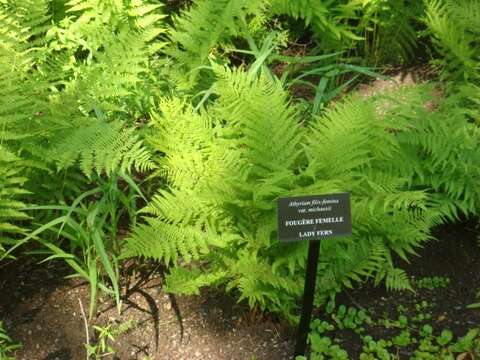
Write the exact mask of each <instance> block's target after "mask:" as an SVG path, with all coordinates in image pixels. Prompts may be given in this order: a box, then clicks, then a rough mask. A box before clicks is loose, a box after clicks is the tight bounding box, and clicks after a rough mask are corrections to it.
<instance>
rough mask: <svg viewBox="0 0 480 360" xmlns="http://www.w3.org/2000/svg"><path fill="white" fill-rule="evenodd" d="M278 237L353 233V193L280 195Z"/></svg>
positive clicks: (294, 238) (292, 238)
mask: <svg viewBox="0 0 480 360" xmlns="http://www.w3.org/2000/svg"><path fill="white" fill-rule="evenodd" d="M277 201H278V204H277V210H278V239H279V240H280V241H300V240H320V239H322V238H328V237H336V236H348V235H351V234H352V217H351V210H350V194H349V193H339V194H326V195H311V196H298V197H288V198H279V199H278V200H277Z"/></svg>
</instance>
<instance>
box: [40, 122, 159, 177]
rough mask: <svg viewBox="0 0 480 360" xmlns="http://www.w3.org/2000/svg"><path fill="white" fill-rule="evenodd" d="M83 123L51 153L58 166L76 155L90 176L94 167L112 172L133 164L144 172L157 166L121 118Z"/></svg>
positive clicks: (95, 169) (100, 170) (61, 166)
mask: <svg viewBox="0 0 480 360" xmlns="http://www.w3.org/2000/svg"><path fill="white" fill-rule="evenodd" d="M85 122H86V121H85ZM82 125H83V126H82V127H81V128H79V129H77V130H75V131H71V132H70V134H68V135H67V136H65V138H64V139H63V140H62V141H60V140H59V141H58V145H57V146H56V147H55V148H54V149H52V150H51V152H50V153H49V157H50V158H51V159H53V160H56V161H57V166H58V167H59V168H66V167H69V166H72V165H73V164H74V163H75V162H76V161H77V159H79V160H80V168H81V169H82V171H83V172H84V173H85V174H86V175H87V176H91V172H92V170H94V171H96V172H97V173H98V174H101V173H106V174H107V175H111V174H113V173H116V172H127V171H129V170H130V169H131V168H134V169H136V170H137V171H140V172H144V171H147V170H150V169H152V168H153V167H154V163H153V162H152V161H151V159H150V153H149V152H148V150H147V149H146V148H145V147H144V146H143V145H142V142H141V140H140V139H139V136H138V134H136V133H135V130H134V129H132V128H130V129H125V128H123V124H122V123H121V122H113V123H107V122H103V121H93V122H90V125H89V126H86V124H82Z"/></svg>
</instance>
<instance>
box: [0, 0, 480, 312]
mask: <svg viewBox="0 0 480 360" xmlns="http://www.w3.org/2000/svg"><path fill="white" fill-rule="evenodd" d="M163 11H164V9H163V6H162V5H161V3H160V2H159V1H154V0H110V1H106V0H87V1H80V0H70V1H66V0H54V1H52V0H40V1H32V0H0V260H3V259H4V258H6V257H11V256H12V255H19V254H20V253H19V251H20V245H23V246H27V247H29V249H30V250H33V251H31V252H30V253H37V254H40V255H42V256H44V257H46V258H48V259H62V260H64V261H66V262H67V264H68V265H70V267H71V268H72V269H73V271H74V274H75V275H76V276H79V277H82V278H84V279H86V280H88V281H89V283H90V285H91V306H90V315H92V314H93V310H94V304H95V302H96V299H97V291H98V290H102V291H103V292H104V293H107V294H111V295H113V296H114V297H115V300H116V302H117V305H118V306H119V308H120V307H121V274H122V261H123V260H125V259H126V258H132V257H135V258H152V259H154V260H155V261H158V262H161V263H162V264H163V265H165V266H166V267H167V273H168V274H167V283H166V290H168V291H169V292H173V293H182V294H197V293H199V291H200V289H201V288H202V287H204V286H218V285H222V286H225V288H226V289H227V291H230V292H231V293H233V294H234V296H235V297H236V298H237V299H238V300H239V301H243V300H245V301H247V302H248V304H249V305H250V306H252V307H254V306H260V307H261V308H262V309H263V310H268V311H273V312H278V313H281V314H282V315H284V316H286V317H288V318H289V319H291V320H294V319H295V315H294V314H295V310H296V309H297V305H298V303H297V300H298V298H299V297H300V295H301V293H302V283H303V273H304V267H305V261H306V247H307V245H306V244H305V243H294V244H281V243H279V242H278V240H277V238H276V216H275V214H276V209H275V204H276V201H275V200H276V198H278V197H280V196H288V195H305V194H322V193H331V192H344V191H345V192H349V193H351V196H352V216H353V225H354V230H353V235H352V236H351V237H345V238H339V239H337V240H335V241H329V242H324V243H322V249H321V251H322V254H323V255H322V259H321V262H320V264H319V271H318V281H319V283H320V286H319V287H318V288H319V290H318V294H317V295H318V296H317V300H318V302H319V303H321V302H323V301H324V300H325V299H327V298H328V297H329V296H333V294H335V293H336V292H338V291H340V290H341V289H342V288H343V287H352V286H353V284H354V283H355V282H362V281H365V280H366V279H369V278H373V279H374V281H375V283H376V284H381V283H384V284H385V285H386V287H387V288H388V289H392V290H398V289H410V288H411V284H410V283H409V281H408V276H407V274H406V273H405V272H404V271H403V270H402V269H401V268H399V267H398V266H397V264H396V261H395V257H396V256H398V257H400V258H403V259H407V258H408V256H410V255H412V254H415V251H416V249H417V248H418V247H420V246H421V245H422V243H424V242H425V241H428V240H430V239H431V238H432V235H431V229H432V228H433V227H434V226H435V225H438V224H440V223H443V222H446V221H455V220H456V219H458V218H459V217H460V216H461V215H472V216H476V215H478V212H479V205H480V188H479V186H480V148H479V146H478V142H479V137H480V129H479V127H478V124H479V123H478V121H480V120H479V119H480V116H479V114H480V112H479V108H478V106H479V104H480V95H479V94H480V92H479V86H480V71H479V56H480V53H479V49H480V44H479V39H480V37H479V36H480V28H479V22H478V17H479V15H480V4H479V1H478V0H462V1H449V0H429V1H426V2H425V3H423V2H417V1H400V0H398V1H397V0H391V1H385V0H370V1H368V0H362V1H357V0H342V1H336V2H335V1H327V0H322V1H312V0H302V1H295V0H285V1H283V0H282V1H280V0H271V1H267V0H249V1H244V0H221V1H213V0H197V1H193V3H192V4H191V6H188V7H187V6H185V7H184V8H182V9H181V10H180V11H179V12H178V13H175V14H164V13H163ZM419 39H422V41H419ZM418 53H421V56H418V57H419V58H425V57H427V54H431V56H432V59H431V60H432V63H433V64H434V65H436V66H437V67H438V69H439V71H440V76H439V78H438V79H437V78H432V79H431V84H427V85H425V84H424V85H414V86H409V87H400V88H398V89H396V90H394V91H385V92H383V93H381V94H376V95H374V96H371V97H365V96H363V95H360V94H355V91H352V92H353V93H354V94H351V95H346V94H345V93H346V92H347V91H350V90H354V88H355V85H356V84H358V81H359V80H368V78H367V76H372V75H373V76H377V75H378V74H376V73H374V72H373V70H372V68H370V67H369V66H376V65H378V66H387V65H390V64H404V65H405V64H406V65H408V64H410V63H411V62H412V61H414V60H415V58H417V54H418ZM381 70H382V69H381V68H378V69H377V70H376V71H377V72H380V71H381ZM438 81H439V82H438ZM144 194H145V196H144ZM140 207H143V209H142V210H141V214H142V217H141V218H140V219H138V221H137V215H138V211H137V209H139V208H140ZM126 232H128V235H126V236H125V235H124V234H125V233H126Z"/></svg>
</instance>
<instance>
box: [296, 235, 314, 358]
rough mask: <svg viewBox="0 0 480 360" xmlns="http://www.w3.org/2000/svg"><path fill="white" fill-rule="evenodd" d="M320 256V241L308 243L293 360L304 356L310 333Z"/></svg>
mask: <svg viewBox="0 0 480 360" xmlns="http://www.w3.org/2000/svg"><path fill="white" fill-rule="evenodd" d="M319 254H320V241H319V240H317V241H310V242H309V244H308V260H307V269H306V270H305V286H304V290H303V292H304V295H303V305H302V315H301V318H300V324H299V325H298V336H297V344H296V345H295V353H294V355H293V359H294V360H295V358H296V357H297V356H299V355H305V350H306V347H307V338H308V333H309V331H310V319H311V317H312V310H313V299H314V296H315V285H316V282H317V281H316V280H317V266H318V258H319Z"/></svg>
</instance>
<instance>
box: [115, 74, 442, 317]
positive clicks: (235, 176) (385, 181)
mask: <svg viewBox="0 0 480 360" xmlns="http://www.w3.org/2000/svg"><path fill="white" fill-rule="evenodd" d="M214 71H215V76H216V79H217V80H216V82H215V84H214V87H213V88H214V91H215V94H216V99H215V101H213V102H212V103H210V104H209V105H208V106H206V108H204V109H201V110H200V111H195V109H193V108H192V106H191V105H190V104H189V103H188V102H185V101H182V100H179V99H166V100H164V101H163V103H162V104H161V106H160V108H159V110H158V112H157V113H156V114H155V115H154V116H153V122H152V135H151V138H150V143H151V144H152V146H153V147H154V148H155V149H156V150H157V151H158V152H159V153H161V154H164V155H165V156H164V157H160V160H159V162H158V168H159V172H158V174H159V175H161V176H163V177H164V178H165V179H166V181H167V183H168V184H169V189H168V190H160V191H159V192H158V193H157V195H156V196H155V197H154V198H153V200H152V201H151V203H150V204H149V205H148V206H147V207H146V208H145V209H144V210H143V211H144V212H145V213H146V216H145V223H144V224H142V225H139V226H137V227H136V228H135V229H134V230H133V233H132V235H131V236H130V238H129V239H128V240H127V243H126V246H125V249H124V255H123V256H125V257H128V256H145V257H152V258H155V259H157V260H161V261H164V262H166V263H167V264H169V265H170V266H171V268H170V269H171V270H170V273H169V275H168V277H167V289H168V290H169V291H172V292H177V293H184V294H193V293H198V292H199V290H200V288H201V287H202V286H207V285H218V284H225V286H226V289H228V290H231V291H233V292H235V293H236V294H238V299H239V300H246V301H248V303H249V304H250V305H251V306H255V305H259V306H260V307H261V308H263V309H269V310H271V311H276V312H281V313H283V314H285V315H286V316H288V317H290V318H292V311H293V309H294V308H295V301H294V300H295V299H296V298H297V297H298V296H299V295H300V294H301V292H302V287H301V284H302V278H303V273H304V267H305V261H306V259H305V258H306V244H305V243H294V244H280V243H279V242H278V241H277V239H276V216H275V214H276V209H275V203H276V202H275V200H276V198H277V197H280V196H289V195H304V194H312V193H314V194H322V193H332V192H341V191H348V192H350V193H351V195H352V214H353V224H354V231H353V235H352V237H348V238H344V239H339V240H330V241H325V242H323V243H322V260H321V263H320V266H319V268H320V270H319V273H318V276H319V281H320V284H321V286H319V289H320V290H319V292H320V294H321V295H323V296H326V295H328V294H329V293H331V292H332V291H336V290H338V289H339V288H340V287H342V286H352V282H354V281H360V280H362V279H365V278H367V277H372V276H373V277H375V278H376V280H377V282H380V281H382V280H385V281H386V285H387V287H389V288H392V289H400V288H409V283H408V279H407V276H406V274H405V273H404V272H403V271H402V270H400V269H398V268H396V267H395V265H394V261H393V260H392V258H393V254H394V253H396V254H398V255H399V256H401V257H403V258H406V256H407V255H408V254H412V253H414V252H415V248H416V247H418V246H419V245H421V244H422V242H424V241H426V240H428V239H429V238H430V235H429V228H430V226H431V224H432V223H433V222H434V221H435V220H436V218H437V214H438V213H437V210H436V209H433V208H432V207H431V206H430V203H429V194H428V192H427V191H425V190H422V189H421V190H409V189H408V185H409V182H410V181H411V178H412V177H413V174H414V169H413V167H411V166H410V165H409V162H408V159H402V161H398V160H399V159H400V158H402V156H403V155H404V154H403V155H402V154H401V153H400V151H401V143H400V142H399V139H398V138H397V136H396V135H395V134H396V133H398V132H406V133H407V132H408V131H410V127H411V126H412V124H411V123H410V121H409V120H410V119H408V117H406V116H404V115H405V114H403V113H401V112H400V113H396V112H395V111H393V110H392V111H389V112H379V111H378V107H379V106H380V104H382V102H384V103H385V102H386V105H385V106H387V108H388V107H389V108H392V109H393V108H394V106H393V105H394V104H395V100H394V99H389V100H386V99H371V100H364V99H348V100H346V101H344V102H343V103H341V104H338V105H337V106H336V108H335V109H333V108H332V109H330V110H328V111H327V112H326V113H325V114H324V115H323V116H322V117H316V118H312V119H309V121H308V122H307V123H305V122H302V120H301V118H300V117H299V115H298V113H297V110H296V107H295V105H294V104H293V103H292V102H291V100H290V99H289V96H288V94H287V93H286V92H285V91H284V90H283V89H282V86H281V84H280V82H278V81H272V80H270V79H268V78H266V77H263V76H259V77H258V76H257V75H256V74H252V73H251V72H245V71H244V70H241V69H235V70H229V69H227V68H224V67H215V70H214ZM420 105H421V104H419V106H420ZM414 113H415V110H412V113H411V114H414Z"/></svg>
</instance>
